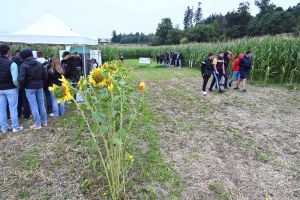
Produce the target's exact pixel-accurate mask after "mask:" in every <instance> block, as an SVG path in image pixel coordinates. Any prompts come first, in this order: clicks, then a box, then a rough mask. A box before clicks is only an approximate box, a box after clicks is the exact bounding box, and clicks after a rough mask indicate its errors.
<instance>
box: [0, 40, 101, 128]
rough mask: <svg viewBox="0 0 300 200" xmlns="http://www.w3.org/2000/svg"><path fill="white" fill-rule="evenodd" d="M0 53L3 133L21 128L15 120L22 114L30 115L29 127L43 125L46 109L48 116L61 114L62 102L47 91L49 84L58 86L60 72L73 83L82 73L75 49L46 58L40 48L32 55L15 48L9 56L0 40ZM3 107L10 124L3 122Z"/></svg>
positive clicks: (62, 112)
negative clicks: (58, 55) (60, 58)
mask: <svg viewBox="0 0 300 200" xmlns="http://www.w3.org/2000/svg"><path fill="white" fill-rule="evenodd" d="M0 54H1V55H0V70H1V73H0V125H1V131H2V132H3V133H5V132H7V131H8V130H10V129H12V131H13V132H18V131H20V130H22V129H23V127H22V126H20V125H19V122H18V119H19V118H20V117H22V114H23V118H24V119H30V118H31V116H30V115H31V114H32V117H33V121H34V123H33V125H32V126H30V128H31V129H41V128H42V127H46V126H47V111H48V113H49V115H50V116H51V117H57V116H59V115H64V114H65V105H64V102H61V103H60V104H59V105H58V103H57V99H56V98H55V97H54V95H53V93H52V92H51V91H49V86H53V85H54V84H55V85H58V86H61V85H62V82H61V79H62V75H64V77H65V78H66V79H67V80H68V81H69V82H71V83H72V85H73V86H74V87H77V86H76V83H77V81H78V80H79V78H80V76H81V75H83V67H82V60H81V59H80V57H79V55H78V53H74V54H71V53H70V52H68V51H65V52H64V53H63V55H62V61H60V60H59V59H57V58H55V57H54V55H50V57H49V59H48V60H46V59H45V58H44V53H43V52H42V51H38V52H36V55H34V52H33V51H31V50H30V49H24V50H22V51H20V50H17V51H15V52H14V56H11V53H10V47H9V46H8V45H5V44H2V45H0ZM35 57H37V58H35ZM95 63H96V62H95V61H93V64H94V65H92V67H97V66H98V64H95ZM96 65H97V66H96ZM87 74H88V72H87ZM44 97H45V98H46V103H47V106H46V107H45V101H44ZM46 108H47V110H46ZM7 111H9V116H10V119H11V126H9V125H8V123H7ZM22 111H23V112H22Z"/></svg>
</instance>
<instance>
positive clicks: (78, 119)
mask: <svg viewBox="0 0 300 200" xmlns="http://www.w3.org/2000/svg"><path fill="white" fill-rule="evenodd" d="M84 123H85V120H84V119H82V118H77V119H76V124H77V125H79V126H80V127H82V126H83V125H84Z"/></svg>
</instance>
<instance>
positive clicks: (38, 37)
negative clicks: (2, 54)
mask: <svg viewBox="0 0 300 200" xmlns="http://www.w3.org/2000/svg"><path fill="white" fill-rule="evenodd" d="M0 41H2V42H12V43H25V44H86V45H97V44H98V41H97V40H96V39H93V38H87V37H84V36H81V35H80V34H79V33H76V32H75V31H73V30H72V29H70V28H69V27H67V26H66V25H65V24H64V23H62V22H61V21H60V20H59V19H57V18H56V17H55V16H53V15H52V14H51V13H49V12H46V13H45V14H44V15H43V16H42V17H41V18H40V19H38V20H37V21H36V22H35V23H33V24H31V25H30V26H28V27H26V28H25V29H23V30H19V31H15V32H13V33H9V34H1V33H0Z"/></svg>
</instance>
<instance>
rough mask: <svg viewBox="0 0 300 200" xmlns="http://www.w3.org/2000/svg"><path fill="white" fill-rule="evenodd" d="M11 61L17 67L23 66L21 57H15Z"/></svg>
mask: <svg viewBox="0 0 300 200" xmlns="http://www.w3.org/2000/svg"><path fill="white" fill-rule="evenodd" d="M11 61H13V62H15V63H16V64H17V65H18V68H19V67H20V66H21V64H22V61H21V58H20V57H19V56H13V57H12V58H11Z"/></svg>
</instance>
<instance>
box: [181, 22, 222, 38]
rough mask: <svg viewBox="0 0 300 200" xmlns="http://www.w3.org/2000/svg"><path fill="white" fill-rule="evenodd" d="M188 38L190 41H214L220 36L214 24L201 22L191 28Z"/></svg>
mask: <svg viewBox="0 0 300 200" xmlns="http://www.w3.org/2000/svg"><path fill="white" fill-rule="evenodd" d="M186 38H187V39H188V41H189V42H213V41H216V40H217V38H218V33H217V32H216V30H215V27H214V26H213V25H206V24H199V25H197V26H195V27H191V28H189V30H188V32H187V34H186Z"/></svg>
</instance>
